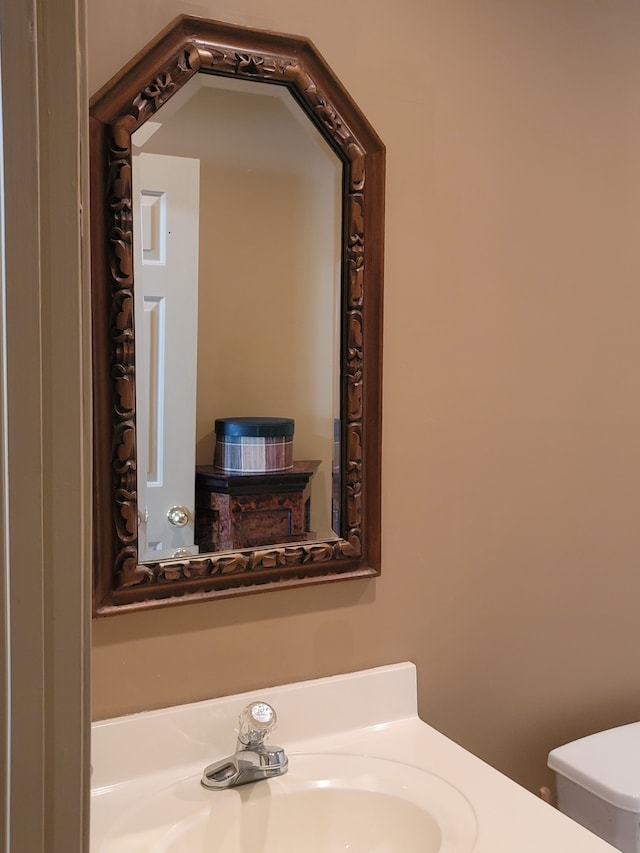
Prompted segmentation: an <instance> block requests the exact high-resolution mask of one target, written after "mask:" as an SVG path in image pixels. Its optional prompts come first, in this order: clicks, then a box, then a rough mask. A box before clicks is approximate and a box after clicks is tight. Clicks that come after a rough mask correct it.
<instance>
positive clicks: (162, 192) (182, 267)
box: [133, 153, 200, 560]
mask: <svg viewBox="0 0 640 853" xmlns="http://www.w3.org/2000/svg"><path fill="white" fill-rule="evenodd" d="M133 176H134V188H133V190H134V191H133V198H134V200H135V203H134V211H135V222H134V257H135V268H134V281H135V318H136V319H135V324H136V353H135V357H136V380H137V384H136V419H137V445H138V446H137V450H138V453H137V457H138V509H139V523H138V548H139V554H140V559H141V560H156V559H163V558H167V557H173V556H174V555H176V554H177V555H180V554H181V553H182V552H185V551H186V552H188V553H197V551H198V548H197V546H195V545H194V515H195V506H194V488H193V472H194V464H195V441H196V429H195V412H196V381H197V375H196V371H197V344H198V341H197V333H196V330H197V328H198V233H199V204H200V201H199V194H200V193H199V187H200V161H199V160H197V159H192V158H187V157H173V156H166V155H159V154H142V153H141V154H138V155H136V156H134V165H133Z"/></svg>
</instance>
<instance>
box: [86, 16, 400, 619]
mask: <svg viewBox="0 0 640 853" xmlns="http://www.w3.org/2000/svg"><path fill="white" fill-rule="evenodd" d="M198 72H204V73H207V74H217V75H223V76H226V77H231V78H235V79H237V80H252V81H263V82H265V83H268V84H270V85H281V86H286V87H288V88H289V90H290V92H291V93H292V94H293V96H294V97H295V99H296V101H297V103H298V104H299V105H300V107H301V109H303V110H304V111H305V112H306V113H307V115H308V116H309V118H310V120H311V121H312V122H313V123H314V124H315V125H316V127H317V128H318V129H319V131H320V132H321V133H322V135H323V136H324V138H325V139H326V140H327V141H328V142H329V144H330V145H331V147H332V148H333V150H334V151H335V152H336V153H337V155H338V156H339V157H340V159H341V160H342V162H343V170H344V189H343V238H342V243H343V251H342V312H341V324H342V329H341V341H342V342H341V353H340V361H341V365H340V367H341V429H342V437H341V447H342V496H341V506H342V508H343V511H342V513H341V515H342V529H341V531H340V538H337V539H330V540H327V541H320V542H318V541H313V542H307V543H299V544H294V545H285V546H266V547H264V548H260V549H253V550H252V549H248V550H242V551H238V552H233V553H231V552H222V553H215V554H205V555H196V556H192V557H190V558H186V559H185V558H179V559H169V560H162V561H159V562H155V563H153V562H145V563H143V564H141V563H139V561H138V550H137V525H138V507H137V496H136V489H137V479H136V413H135V399H136V394H135V335H134V318H133V287H134V282H133V240H132V228H133V218H132V190H131V187H132V180H131V177H132V175H131V169H132V159H131V157H132V154H131V135H132V133H133V132H134V131H135V130H136V129H137V128H138V127H140V125H142V124H143V123H144V122H145V121H147V119H149V118H150V117H152V116H153V114H154V113H155V112H156V111H157V110H158V109H159V108H160V107H161V106H162V104H163V103H165V102H166V101H167V100H168V99H169V98H170V97H171V96H172V95H173V94H174V93H175V92H177V91H178V90H179V89H180V88H181V87H182V86H183V85H184V84H185V83H186V82H187V81H188V80H189V79H190V78H191V77H192V76H193V75H194V74H197V73H198ZM90 132H91V240H92V291H93V296H92V312H93V360H94V365H93V370H94V394H95V399H94V527H95V537H94V538H95V545H94V589H95V596H94V612H95V615H100V616H104V615H109V614H113V613H118V612H124V611H126V610H127V609H140V608H145V607H150V606H162V605H164V606H166V605H169V604H179V603H184V602H187V601H202V600H206V599H210V598H215V597H224V596H231V595H238V594H240V593H250V592H256V591H261V590H267V589H274V588H288V587H291V586H296V585H303V584H311V583H316V582H326V581H332V580H342V579H346V578H354V577H366V576H374V575H377V574H379V571H380V440H381V353H382V347H381V343H382V340H381V339H382V261H383V232H384V162H385V151H384V146H383V145H382V143H381V141H380V139H379V138H378V136H377V135H376V134H375V132H374V131H373V129H372V128H371V126H370V125H369V123H368V122H367V120H366V119H365V118H364V116H363V115H362V113H361V112H360V110H359V109H358V107H357V106H356V105H355V103H354V102H353V100H352V99H351V97H350V96H349V94H348V93H347V92H346V91H345V89H344V88H343V86H342V85H341V84H340V82H339V81H338V79H337V78H336V76H335V75H334V74H333V72H332V71H331V70H330V69H329V67H328V66H327V64H326V62H325V61H324V60H323V59H322V57H321V56H320V55H319V54H318V52H317V50H316V49H315V48H314V46H313V45H312V44H311V43H310V42H309V41H308V40H307V39H303V38H300V37H297V36H283V35H279V34H274V33H269V32H262V31H258V30H250V29H246V28H243V27H236V26H231V25H228V24H223V23H219V22H214V21H207V20H203V19H198V18H193V17H188V16H181V17H179V18H177V19H176V20H175V21H174V22H173V23H172V24H171V25H170V26H169V27H167V29H166V30H164V31H163V32H162V33H161V34H160V35H159V36H158V37H157V38H156V39H155V40H154V41H153V42H151V43H150V44H149V45H148V46H147V47H146V48H145V49H144V50H143V51H142V52H141V53H140V54H139V55H138V56H137V57H136V58H135V59H133V60H132V61H131V62H130V63H129V64H128V65H127V66H126V67H125V68H124V69H123V70H122V71H121V72H120V73H119V74H118V75H116V77H114V78H113V79H112V80H111V81H110V82H109V83H108V84H107V85H106V86H105V87H103V88H102V89H101V90H100V92H98V93H97V94H96V95H95V97H94V98H93V99H92V101H91V105H90Z"/></svg>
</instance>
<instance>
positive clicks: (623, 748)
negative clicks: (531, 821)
mask: <svg viewBox="0 0 640 853" xmlns="http://www.w3.org/2000/svg"><path fill="white" fill-rule="evenodd" d="M548 764H549V767H550V768H551V769H552V770H554V771H555V774H556V782H557V791H558V808H559V809H560V811H561V812H563V813H564V814H566V815H568V816H569V817H571V818H573V819H574V820H576V821H577V822H578V823H581V824H582V825H583V826H586V828H587V829H590V830H591V831H592V832H594V833H595V834H596V835H599V836H600V838H603V839H604V840H605V841H608V842H609V844H612V845H613V846H614V847H617V848H618V849H619V850H622V851H623V853H640V723H631V724H630V725H628V726H619V727H618V728H615V729H609V730H608V731H604V732H598V733H597V734H594V735H589V737H584V738H581V739H580V740H575V741H573V742H572V743H568V744H565V746H560V747H558V748H557V749H554V750H553V751H552V752H550V753H549V761H548Z"/></svg>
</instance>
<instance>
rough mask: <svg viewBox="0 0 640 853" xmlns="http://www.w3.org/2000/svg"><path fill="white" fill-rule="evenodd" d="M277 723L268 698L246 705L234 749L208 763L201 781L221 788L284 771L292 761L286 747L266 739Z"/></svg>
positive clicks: (211, 786)
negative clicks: (227, 755)
mask: <svg viewBox="0 0 640 853" xmlns="http://www.w3.org/2000/svg"><path fill="white" fill-rule="evenodd" d="M275 725H276V712H275V711H274V709H273V708H272V707H271V705H267V703H266V702H254V703H252V704H251V705H249V706H248V707H247V708H245V710H244V711H243V712H242V714H241V715H240V721H239V731H238V742H237V744H236V751H235V753H234V754H233V755H231V756H229V757H228V758H223V759H222V760H221V761H216V762H214V763H213V764H209V765H208V767H205V769H204V773H203V774H202V780H201V781H202V785H203V786H204V787H205V788H209V789H211V790H220V789H225V788H235V787H238V786H239V785H246V784H248V783H250V782H258V781H260V780H261V779H270V778H272V777H274V776H282V775H284V774H285V773H286V772H287V769H288V764H289V762H288V759H287V756H286V753H285V751H284V749H282V747H279V746H268V745H266V744H265V743H264V741H265V738H266V737H267V735H268V734H269V733H270V732H272V731H273V729H274V728H275Z"/></svg>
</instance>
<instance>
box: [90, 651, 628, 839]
mask: <svg viewBox="0 0 640 853" xmlns="http://www.w3.org/2000/svg"><path fill="white" fill-rule="evenodd" d="M257 699H259V700H262V701H265V702H268V703H269V704H271V705H273V706H274V707H275V709H276V711H277V714H278V729H277V731H276V732H275V733H274V734H273V736H272V737H271V738H270V739H269V740H270V741H273V742H275V743H277V744H278V745H280V746H281V747H283V748H284V749H285V750H286V752H287V755H288V756H289V774H293V775H295V773H296V767H297V766H298V767H299V768H303V770H304V768H309V767H311V768H313V764H314V757H313V756H314V755H318V754H321V755H320V756H319V763H321V764H323V765H326V766H327V767H331V766H332V763H333V762H332V759H331V755H334V756H336V758H335V763H336V766H338V765H339V764H340V762H342V764H343V765H344V764H345V762H346V763H347V764H348V763H349V762H356V763H357V762H358V761H362V760H363V759H367V760H368V761H369V764H368V765H367V766H368V767H369V768H374V770H375V768H376V767H381V768H383V770H384V768H385V767H387V768H389V767H391V768H392V769H393V772H394V773H395V776H398V774H399V777H400V779H401V781H402V783H403V785H404V786H405V787H409V788H410V787H411V786H414V789H415V788H417V787H420V786H421V784H422V783H421V781H420V780H421V778H427V777H425V776H424V774H425V773H426V774H429V777H428V778H431V779H432V780H434V781H435V782H437V783H438V784H441V786H442V787H447V788H449V787H450V788H452V789H455V795H456V796H457V797H458V798H459V800H460V803H462V802H463V801H466V803H465V804H464V809H466V812H468V814H470V815H473V816H474V817H475V821H473V819H472V823H473V824H474V825H473V837H472V836H470V835H469V833H470V832H471V830H469V829H468V827H467V828H465V830H464V833H466V835H465V841H464V844H462V846H461V847H459V848H458V847H457V846H456V843H455V842H447V844H446V845H445V844H444V843H443V846H442V851H443V853H444V851H445V847H446V850H447V853H448V851H451V853H457V850H458V849H460V850H461V851H462V849H463V847H464V853H467V851H470V850H473V853H514V851H517V853H541V851H544V853H567V851H571V853H612V851H614V848H613V847H611V846H610V845H609V844H607V843H606V842H604V841H602V840H601V839H599V838H597V837H596V836H595V835H593V834H592V833H590V832H588V831H587V830H586V829H584V828H583V827H581V826H579V825H578V824H577V823H575V822H574V821H572V820H570V819H569V818H567V817H566V816H565V815H563V814H561V813H560V812H558V811H557V810H556V809H554V808H553V807H552V806H549V805H548V804H547V803H544V802H543V801H542V800H541V799H539V798H538V797H536V796H534V795H533V794H531V793H529V792H528V791H526V790H525V789H524V788H522V787H520V786H519V785H517V784H516V783H515V782H513V781H511V780H510V779H508V778H507V777H506V776H504V775H503V774H501V773H499V772H498V771H497V770H495V769H493V768H492V767H490V766H489V765H487V764H486V763H484V762H483V761H481V760H480V759H478V758H476V757H475V756H473V755H471V754H470V753H469V752H467V751H466V750H464V749H463V748H462V747H460V746H458V745H457V744H455V743H453V742H452V741H451V740H449V739H448V738H446V737H445V736H444V735H442V734H440V733H439V732H437V731H436V730H435V729H433V728H432V727H431V726H429V725H427V724H426V723H425V722H423V721H422V720H420V718H419V717H418V715H417V694H416V671H415V667H414V665H413V664H411V663H401V664H395V665H392V666H384V667H378V668H375V669H371V670H365V671H362V672H355V673H350V674H347V675H338V676H333V677H331V678H323V679H318V680H315V681H305V682H298V683H295V684H288V685H285V686H282V687H267V688H264V689H259V690H253V691H251V692H250V693H244V694H239V695H235V696H228V697H223V698H220V699H211V700H206V701H204V702H197V703H193V704H190V705H182V706H176V707H172V708H167V709H162V710H159V711H149V712H144V713H140V714H133V715H130V716H126V717H119V718H115V719H111V720H104V721H101V722H97V723H94V725H93V730H92V766H93V773H92V797H91V848H90V849H91V853H111V851H119V853H120V852H121V853H155V851H161V850H174V849H176V850H177V849H183V848H182V847H175V848H174V847H172V846H166V845H165V843H164V842H163V843H159V842H158V841H157V840H156V841H151V840H150V839H151V838H152V835H153V833H152V832H151V830H149V831H145V832H141V831H137V833H132V832H130V831H128V828H130V827H131V826H132V825H134V824H135V825H136V827H137V828H138V830H139V829H140V827H141V825H142V824H141V821H142V820H143V818H144V815H145V814H155V813H154V812H152V811H150V809H151V808H152V807H154V808H156V811H157V809H158V803H161V802H162V799H161V798H162V796H163V792H166V791H167V790H174V789H175V790H178V789H179V791H180V798H181V799H182V800H183V801H188V800H191V801H196V800H198V802H200V803H202V802H204V803H205V807H206V803H208V802H209V800H208V798H209V797H210V798H211V803H212V804H215V802H216V801H215V798H216V797H219V796H220V792H215V791H205V790H204V789H203V788H202V787H201V785H200V777H201V775H202V771H203V769H204V767H205V765H207V764H210V763H211V762H213V761H216V760H217V759H220V758H223V757H225V756H228V755H229V754H231V753H232V752H233V751H234V748H235V738H236V731H237V722H238V716H239V714H240V712H241V711H242V710H243V709H244V708H245V706H246V705H247V704H248V703H249V702H250V701H253V700H257ZM296 756H299V759H298V765H296ZM339 756H343V758H340V757H339ZM345 756H350V757H357V758H349V759H348V761H347V759H346V758H344V757H345ZM379 759H382V760H383V761H378V760H379ZM389 762H393V765H391V764H390V763H389ZM402 765H405V766H406V774H403V773H402ZM305 772H306V771H305ZM325 772H326V771H325ZM420 773H422V774H423V776H422V777H421V776H420ZM382 775H383V776H384V773H383V774H382ZM392 775H393V774H392ZM392 775H390V776H389V779H390V780H391V783H394V778H395V777H393V778H392ZM284 779H287V777H286V776H285V777H282V780H284ZM442 780H444V782H442ZM383 781H384V780H383ZM274 783H276V787H275V788H274V791H277V784H278V783H281V780H275V779H274V780H269V781H262V782H257V783H253V784H252V785H247V786H244V788H245V789H249V788H253V787H254V786H271V785H273V784H274ZM178 786H179V787H178ZM426 788H428V786H426ZM426 788H425V790H426ZM262 790H263V791H268V790H269V789H268V788H263V789H262ZM434 790H435V789H434ZM227 793H228V792H222V796H225V795H226V794H227ZM426 795H427V794H425V796H426ZM436 795H437V791H436ZM468 806H470V808H468ZM200 807H201V806H200ZM145 809H146V812H145ZM147 819H148V818H147ZM167 820H168V821H169V820H170V818H169V817H167ZM465 820H466V818H465ZM160 822H161V821H160ZM461 822H462V817H461ZM170 829H171V827H170V826H169V823H167V826H166V827H165V828H164V829H163V828H162V827H160V828H159V829H158V830H157V832H156V836H155V837H156V839H157V838H159V837H160V836H163V837H166V835H167V833H169V832H170ZM311 831H312V832H313V828H311ZM460 833H461V835H460V837H462V835H464V833H463V832H462V829H461V830H460ZM455 834H456V833H455V828H454V831H453V835H454V836H455ZM223 837H224V836H223V835H221V836H219V839H222V838H223ZM220 844H221V845H222V846H216V847H215V848H212V849H216V850H220V851H222V853H224V850H225V849H227V848H226V847H225V846H224V842H223V841H222V840H220ZM469 845H471V846H469ZM185 849H186V848H185ZM228 849H231V848H228ZM233 849H234V850H235V849H236V847H234V848H233ZM242 849H244V848H242ZM282 849H284V846H283V848H282ZM360 849H369V848H365V847H361V848H360ZM371 849H374V848H373V847H372V848H371ZM375 849H376V850H378V849H386V848H383V847H380V846H376V847H375ZM402 849H406V848H402Z"/></svg>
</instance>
